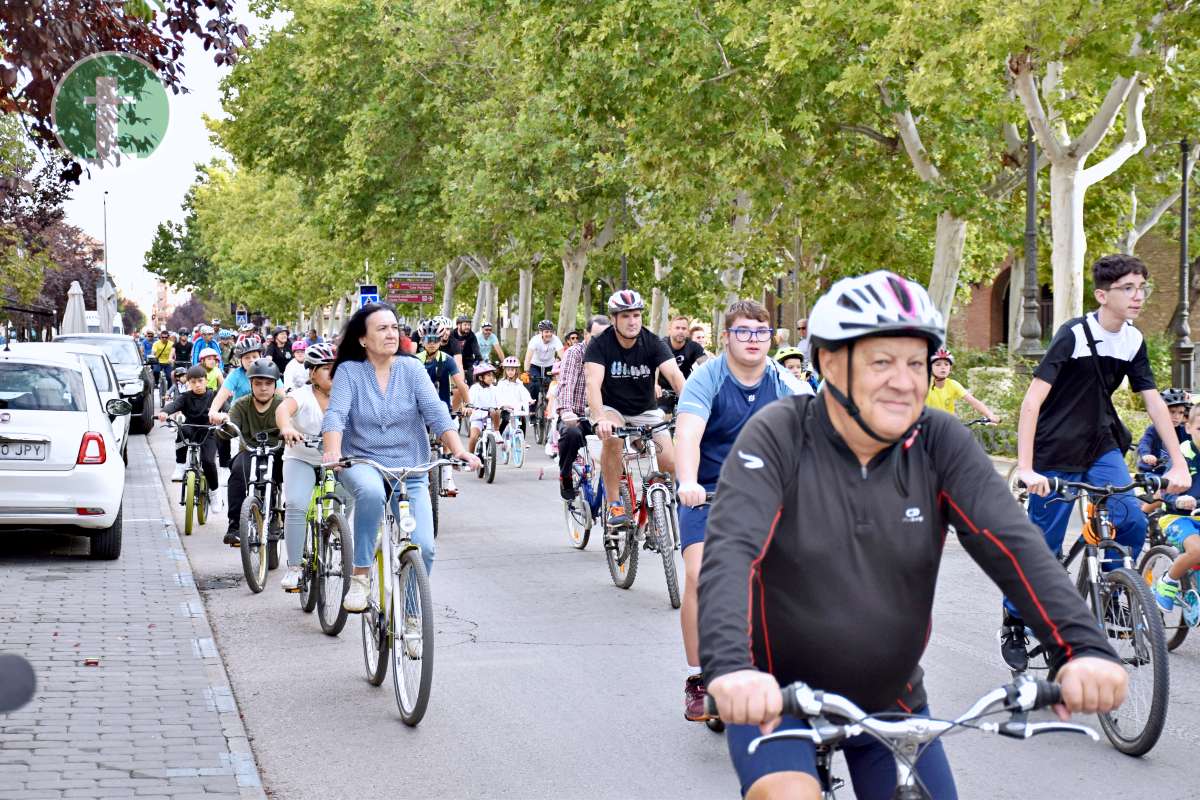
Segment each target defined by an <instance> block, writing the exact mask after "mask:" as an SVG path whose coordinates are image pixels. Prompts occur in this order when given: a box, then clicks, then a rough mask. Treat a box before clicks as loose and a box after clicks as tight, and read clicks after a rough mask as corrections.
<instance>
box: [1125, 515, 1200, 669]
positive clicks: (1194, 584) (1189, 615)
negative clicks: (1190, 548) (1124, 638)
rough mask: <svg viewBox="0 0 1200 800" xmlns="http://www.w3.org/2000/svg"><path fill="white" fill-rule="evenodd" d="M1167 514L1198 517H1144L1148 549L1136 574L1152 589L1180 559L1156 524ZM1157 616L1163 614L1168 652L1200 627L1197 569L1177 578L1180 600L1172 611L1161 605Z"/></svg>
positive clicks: (1198, 575)
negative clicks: (1145, 519) (1164, 608)
mask: <svg viewBox="0 0 1200 800" xmlns="http://www.w3.org/2000/svg"><path fill="white" fill-rule="evenodd" d="M1166 514H1172V515H1175V514H1178V515H1180V516H1185V517H1186V516H1192V517H1196V516H1200V509H1196V510H1193V511H1183V510H1181V509H1173V510H1170V511H1166V510H1163V509H1159V510H1157V511H1154V512H1151V513H1150V514H1147V515H1146V516H1147V518H1148V520H1149V526H1148V529H1147V543H1148V544H1149V545H1150V548H1149V549H1148V550H1147V551H1146V552H1145V554H1143V555H1142V559H1141V561H1140V562H1138V572H1139V573H1141V575H1142V579H1143V580H1145V581H1146V585H1147V586H1151V587H1152V586H1154V582H1155V581H1157V580H1158V579H1159V578H1161V577H1162V576H1163V575H1165V574H1166V572H1167V570H1168V569H1170V568H1171V564H1172V563H1174V561H1175V559H1176V558H1178V557H1179V550H1177V549H1176V548H1175V547H1174V546H1173V545H1171V544H1170V543H1169V542H1167V536H1166V533H1165V532H1164V531H1163V529H1162V527H1161V526H1160V525H1159V524H1158V521H1159V519H1161V518H1162V517H1163V516H1165V515H1166ZM1152 591H1153V590H1152ZM1159 614H1161V615H1162V621H1163V631H1164V633H1165V635H1166V637H1167V650H1174V649H1175V648H1177V647H1179V645H1181V644H1183V640H1184V639H1186V638H1187V635H1188V631H1189V630H1190V629H1192V628H1200V568H1197V567H1193V568H1192V569H1190V570H1188V572H1187V573H1185V574H1184V576H1183V577H1182V578H1180V579H1179V599H1178V600H1176V601H1175V608H1173V609H1171V610H1170V611H1163V610H1162V607H1161V606H1160V607H1159Z"/></svg>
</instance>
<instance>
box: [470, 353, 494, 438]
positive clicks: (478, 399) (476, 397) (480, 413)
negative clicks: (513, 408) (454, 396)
mask: <svg viewBox="0 0 1200 800" xmlns="http://www.w3.org/2000/svg"><path fill="white" fill-rule="evenodd" d="M472 377H474V378H475V383H473V384H471V388H470V389H469V390H467V397H469V398H470V403H471V436H470V438H469V439H468V440H467V450H468V451H469V452H472V453H474V452H475V443H476V442H478V441H479V436H480V434H482V433H483V428H484V425H485V424H486V421H487V418H488V417H491V418H492V425H493V427H495V429H496V430H497V431H498V430H500V394H499V392H497V390H496V368H495V367H493V366H492V365H491V364H489V363H488V362H486V361H483V362H481V363H479V364H476V365H475V369H473V370H472Z"/></svg>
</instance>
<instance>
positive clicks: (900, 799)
mask: <svg viewBox="0 0 1200 800" xmlns="http://www.w3.org/2000/svg"><path fill="white" fill-rule="evenodd" d="M782 691H783V713H784V714H786V715H787V716H790V717H796V718H798V719H803V720H808V721H809V722H810V723H811V727H809V728H789V729H786V730H781V731H776V732H775V733H770V734H767V735H765V736H759V737H758V738H757V739H754V740H753V741H752V742H750V746H749V748H747V749H748V751H749V752H750V753H751V754H753V753H755V752H757V751H758V749H759V748H760V747H765V746H769V745H770V744H771V743H773V742H780V741H785V740H787V739H804V740H807V741H810V742H812V743H813V744H814V745H815V746H816V751H817V752H816V756H817V780H818V781H819V782H820V784H821V793H822V794H821V796H822V797H823V798H825V800H836V797H837V790H838V789H840V788H841V787H842V781H841V780H839V779H837V778H834V777H833V772H832V765H833V754H834V753H835V752H837V751H838V750H840V749H841V748H842V746H843V745H844V744H845V743H846V740H848V739H850V738H851V737H854V736H859V735H861V734H864V733H865V734H868V735H870V736H872V737H873V738H875V739H877V740H879V741H880V742H882V743H883V744H885V745H887V747H888V749H889V750H891V752H892V755H893V756H894V757H895V760H896V788H895V790H894V791H893V793H892V797H893V799H894V800H925V799H926V798H929V796H930V795H929V790H928V788H927V787H926V786H925V785H924V783H923V782H922V781H921V777H920V775H918V774H917V762H918V761H919V760H920V758H921V756H922V754H923V753H924V752H925V751H926V748H927V747H928V745H929V744H931V743H932V742H934V741H936V740H938V739H940V738H941V737H942V736H945V735H946V734H948V733H958V732H961V731H964V730H977V731H981V732H982V733H994V734H997V735H999V736H1007V737H1008V738H1010V739H1017V740H1019V741H1027V740H1029V739H1032V738H1033V737H1035V736H1040V735H1041V734H1044V733H1078V734H1083V735H1084V736H1087V737H1089V738H1091V740H1092V741H1094V742H1098V741H1100V736H1099V735H1098V734H1097V733H1096V732H1095V731H1094V730H1092V729H1091V728H1089V727H1087V726H1085V725H1078V724H1075V723H1073V722H1059V721H1058V720H1047V721H1043V722H1032V721H1030V719H1029V712H1031V711H1037V710H1038V709H1043V708H1049V707H1050V706H1053V705H1056V704H1058V703H1060V702H1062V693H1061V691H1060V689H1059V686H1058V684H1056V683H1049V682H1047V681H1040V680H1034V679H1033V678H1029V677H1025V676H1018V677H1017V679H1016V680H1015V681H1013V682H1012V683H1010V684H1007V685H1005V686H1000V687H998V688H996V689H993V690H991V691H990V692H988V693H987V694H985V695H983V697H981V698H979V699H978V700H977V701H976V702H975V704H974V705H972V706H971V707H970V708H969V709H967V711H966V713H964V714H963V715H962V716H960V717H957V718H956V719H952V720H949V719H931V718H929V717H925V716H921V715H917V714H900V713H892V712H886V713H883V714H880V715H878V716H873V715H871V714H868V713H866V712H865V711H863V710H862V709H861V708H859V707H858V706H857V705H856V704H854V703H853V702H851V701H850V700H848V699H846V698H845V697H842V696H841V695H838V694H833V693H832V692H822V691H818V690H816V689H813V688H811V687H809V686H808V685H807V684H804V683H800V682H797V683H793V684H790V685H788V686H784V687H783V688H782ZM705 708H706V710H707V711H708V713H709V714H710V715H712V716H714V717H716V716H717V708H716V703H715V701H714V700H713V698H712V696H711V695H710V696H709V697H707V698H705ZM1006 712H1007V713H1008V718H1007V719H1005V720H999V721H985V720H986V718H987V717H990V716H994V715H996V714H1002V713H1006Z"/></svg>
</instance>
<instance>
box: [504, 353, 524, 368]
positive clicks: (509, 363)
mask: <svg viewBox="0 0 1200 800" xmlns="http://www.w3.org/2000/svg"><path fill="white" fill-rule="evenodd" d="M500 366H502V367H516V368H517V369H520V368H521V359H519V358H517V357H516V356H505V357H504V360H503V361H501V362H500Z"/></svg>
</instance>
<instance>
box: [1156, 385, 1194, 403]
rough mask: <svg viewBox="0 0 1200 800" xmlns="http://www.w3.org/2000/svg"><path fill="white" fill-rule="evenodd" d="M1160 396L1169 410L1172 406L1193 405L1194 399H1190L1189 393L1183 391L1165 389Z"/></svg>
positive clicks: (1173, 388)
mask: <svg viewBox="0 0 1200 800" xmlns="http://www.w3.org/2000/svg"><path fill="white" fill-rule="evenodd" d="M1160 394H1161V395H1162V399H1163V402H1164V403H1166V404H1167V407H1168V408H1170V407H1171V406H1190V405H1191V404H1192V399H1191V398H1190V397H1188V393H1187V392H1186V391H1184V390H1183V389H1176V388H1175V387H1171V388H1170V389H1163V390H1162V392H1160Z"/></svg>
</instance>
